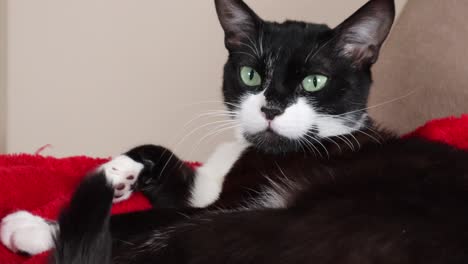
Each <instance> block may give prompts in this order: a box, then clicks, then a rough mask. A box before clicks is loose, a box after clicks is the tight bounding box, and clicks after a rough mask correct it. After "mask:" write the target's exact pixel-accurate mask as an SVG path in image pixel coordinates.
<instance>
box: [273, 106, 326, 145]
mask: <svg viewBox="0 0 468 264" xmlns="http://www.w3.org/2000/svg"><path fill="white" fill-rule="evenodd" d="M316 117H317V113H316V111H315V110H314V108H313V107H312V106H311V105H309V104H308V103H307V101H306V100H305V99H303V98H299V99H298V100H297V102H296V103H295V104H293V105H291V106H290V107H288V108H287V109H286V110H285V112H284V114H282V115H281V116H279V117H277V118H276V119H275V120H274V121H273V122H272V129H273V131H275V132H276V133H278V134H279V135H281V136H283V137H286V138H289V139H300V138H302V137H304V136H305V135H306V134H307V133H308V132H309V130H310V129H311V128H312V126H313V124H314V120H315V119H316Z"/></svg>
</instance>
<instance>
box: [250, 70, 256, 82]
mask: <svg viewBox="0 0 468 264" xmlns="http://www.w3.org/2000/svg"><path fill="white" fill-rule="evenodd" d="M254 77H255V71H254V70H251V71H250V73H249V79H250V80H251V81H252V80H253V78H254Z"/></svg>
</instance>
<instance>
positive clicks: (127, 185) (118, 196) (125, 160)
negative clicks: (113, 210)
mask: <svg viewBox="0 0 468 264" xmlns="http://www.w3.org/2000/svg"><path fill="white" fill-rule="evenodd" d="M143 167H144V166H143V164H141V163H138V162H136V161H134V160H133V159H131V158H129V157H127V156H125V155H122V156H118V157H116V158H114V159H112V160H111V161H109V162H107V163H105V164H104V165H102V167H101V169H102V170H103V171H104V174H105V175H106V178H107V181H108V182H109V183H110V184H112V186H113V187H114V203H118V202H121V201H124V200H127V199H128V198H130V196H131V195H132V193H133V190H134V184H135V182H136V181H137V179H138V176H139V175H140V172H141V170H143Z"/></svg>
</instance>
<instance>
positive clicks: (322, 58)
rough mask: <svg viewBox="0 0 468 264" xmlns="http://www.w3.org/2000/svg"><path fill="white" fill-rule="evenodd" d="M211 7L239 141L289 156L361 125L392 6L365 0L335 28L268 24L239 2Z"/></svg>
mask: <svg viewBox="0 0 468 264" xmlns="http://www.w3.org/2000/svg"><path fill="white" fill-rule="evenodd" d="M215 3H216V10H217V13H218V17H219V20H220V22H221V25H222V27H223V29H224V32H225V45H226V48H227V49H228V51H229V59H228V61H227V63H226V65H225V69H224V84H223V93H224V100H225V103H226V106H227V107H228V108H229V110H231V111H233V112H235V119H236V120H237V121H238V122H239V123H240V124H239V125H240V129H239V132H240V135H241V136H242V137H243V138H244V139H246V140H247V141H249V142H250V143H252V144H254V145H256V146H257V147H258V148H260V149H263V150H265V151H267V152H287V151H294V150H297V149H298V147H299V146H300V145H301V144H304V142H312V143H313V142H317V141H319V140H322V139H323V138H327V137H334V136H339V135H343V134H348V133H351V132H353V131H355V130H358V129H361V128H362V127H363V126H365V125H366V123H367V112H366V111H365V108H366V105H367V99H368V95H369V89H370V85H371V82H372V78H371V72H370V68H371V66H372V65H373V64H374V63H375V62H376V60H377V58H378V55H379V51H380V48H381V46H382V43H383V42H384V40H385V39H386V37H387V35H388V33H389V31H390V29H391V26H392V24H393V20H394V16H395V5H394V1H393V0H371V1H369V2H368V3H367V4H366V5H364V6H363V7H362V8H361V9H359V10H358V11H357V12H356V13H354V14H353V15H352V16H351V17H349V18H348V19H347V20H345V21H344V22H343V23H342V24H340V25H339V26H337V27H336V28H334V29H331V28H329V27H328V26H326V25H320V24H310V23H304V22H296V21H286V22H284V23H273V22H267V21H264V20H262V19H261V18H260V17H259V16H257V15H256V14H255V12H254V11H253V10H252V9H250V8H249V7H248V6H247V5H246V4H245V3H244V2H243V1H241V0H215Z"/></svg>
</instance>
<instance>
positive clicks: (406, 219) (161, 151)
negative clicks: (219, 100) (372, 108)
mask: <svg viewBox="0 0 468 264" xmlns="http://www.w3.org/2000/svg"><path fill="white" fill-rule="evenodd" d="M215 3H216V10H217V13H218V16H219V20H220V22H221V26H222V28H223V29H224V31H225V46H226V48H227V49H228V51H229V58H228V60H227V63H226V65H225V68H224V84H223V93H224V100H225V104H226V107H227V108H228V111H229V114H230V115H232V117H233V120H234V121H235V122H237V123H238V124H239V127H240V128H239V131H238V137H239V140H238V141H237V142H234V143H228V144H225V145H222V146H219V148H218V149H217V150H216V151H215V152H214V153H213V155H212V157H211V158H210V159H209V160H208V161H207V162H206V163H205V164H204V165H203V166H201V167H200V168H198V169H196V170H195V171H194V170H192V169H191V168H190V167H189V166H187V165H186V164H184V163H183V162H182V161H181V160H180V159H179V158H177V157H176V156H175V155H174V154H173V153H172V152H171V151H170V150H168V149H165V148H163V147H159V146H151V145H148V146H141V147H138V148H135V149H133V150H131V151H129V152H127V153H125V154H124V155H121V156H118V157H116V158H115V159H113V160H112V161H110V162H109V163H107V164H104V165H103V166H102V167H101V168H99V169H98V170H97V171H96V172H94V173H91V175H89V176H88V177H87V178H86V179H85V180H84V181H83V182H82V183H81V185H80V186H79V188H78V189H77V191H76V193H75V194H74V196H73V198H72V201H71V203H70V205H69V207H68V208H66V209H65V210H64V211H63V212H62V214H61V216H60V219H59V221H58V223H53V222H47V221H45V220H43V219H41V218H39V217H36V216H33V215H31V214H29V213H27V212H17V213H15V214H12V215H10V216H8V217H7V218H5V219H4V220H3V222H2V230H1V238H2V241H3V243H4V244H5V245H6V246H7V247H9V248H10V249H12V250H15V251H17V252H24V253H29V254H35V253H39V252H41V251H44V250H47V249H50V248H52V247H53V246H55V253H54V258H53V260H52V262H55V263H68V264H69V263H90V264H91V263H96V264H97V263H135V264H138V263H321V264H322V263H330V264H331V263H333V264H336V263H340V264H364V263H388V264H390V263H399V264H410V263H411V264H417V263H421V264H423V263H424V264H431V263H439V264H440V263H444V264H461V263H468V162H467V161H468V153H467V152H464V151H461V150H457V149H454V148H452V147H450V146H446V145H443V144H439V143H434V142H428V141H426V140H423V139H416V138H404V139H401V138H399V137H397V136H395V135H393V134H392V133H389V132H386V131H383V130H381V129H379V128H378V127H376V126H375V125H374V124H373V122H372V120H370V118H369V117H368V115H367V113H366V108H367V106H366V104H367V98H368V94H369V89H370V86H371V82H372V78H371V71H370V69H371V67H372V65H373V64H374V63H375V62H376V61H377V58H378V55H379V50H380V48H381V46H382V43H383V42H384V40H385V39H386V37H387V35H388V33H389V31H390V29H391V25H392V23H393V20H394V16H395V8H394V3H393V0H370V1H369V2H368V3H367V4H366V5H364V6H363V7H362V8H361V9H359V10H358V11H357V12H356V13H355V14H353V15H352V16H351V17H350V18H348V19H347V20H345V21H344V22H343V23H342V24H340V25H339V26H338V27H336V28H334V29H331V28H329V27H328V26H326V25H319V24H309V23H304V22H296V21H286V22H284V23H273V22H267V21H264V20H262V19H261V18H260V17H259V16H257V15H256V14H255V13H254V11H252V10H251V9H250V8H249V7H248V6H247V5H246V4H245V3H244V2H242V1H241V0H216V1H215ZM318 10H320V7H319V6H317V9H316V10H313V9H311V10H310V13H311V17H313V14H314V12H318ZM135 190H136V191H141V192H143V193H144V194H145V195H146V196H147V197H148V198H149V199H150V201H151V202H152V204H153V206H154V209H153V210H151V211H146V212H138V213H131V214H124V215H118V216H112V217H111V216H110V215H109V211H110V208H111V206H112V202H120V201H123V200H125V199H127V198H128V197H130V195H131V194H132V192H133V191H135Z"/></svg>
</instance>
